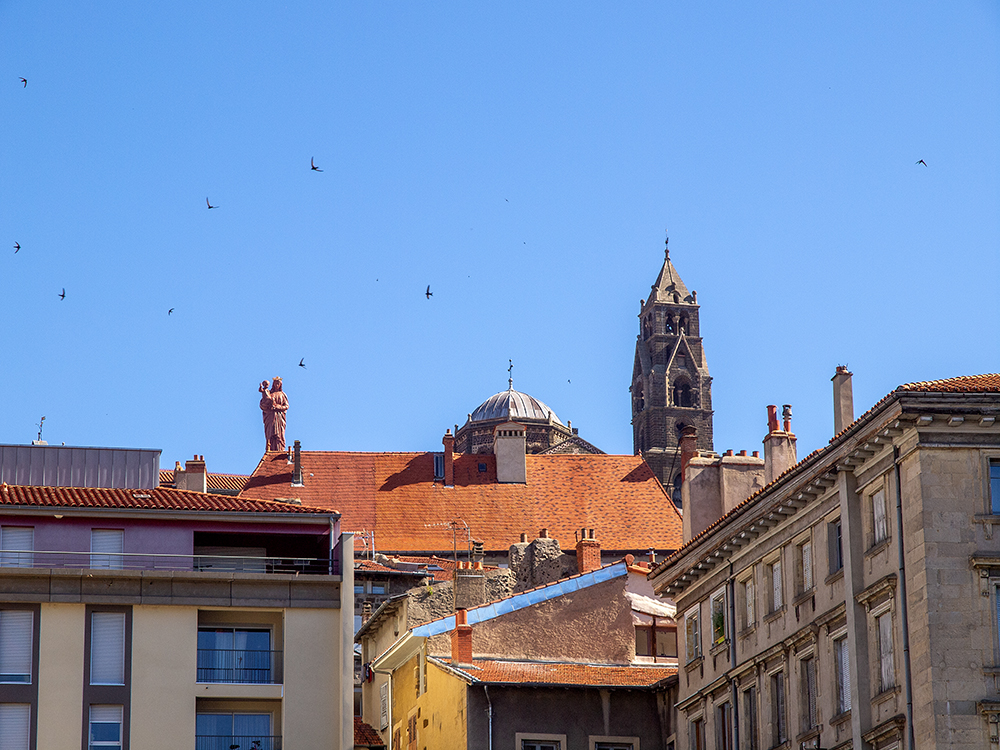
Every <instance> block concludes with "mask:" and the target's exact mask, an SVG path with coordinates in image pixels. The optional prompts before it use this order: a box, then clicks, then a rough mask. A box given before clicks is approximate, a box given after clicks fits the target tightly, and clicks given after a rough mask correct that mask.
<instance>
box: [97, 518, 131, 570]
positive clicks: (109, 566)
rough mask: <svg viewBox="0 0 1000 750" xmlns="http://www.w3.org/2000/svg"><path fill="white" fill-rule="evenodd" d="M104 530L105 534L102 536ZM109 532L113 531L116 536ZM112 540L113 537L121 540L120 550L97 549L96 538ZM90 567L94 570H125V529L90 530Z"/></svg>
mask: <svg viewBox="0 0 1000 750" xmlns="http://www.w3.org/2000/svg"><path fill="white" fill-rule="evenodd" d="M102 532H104V533H105V534H106V535H105V536H103V537H102V536H100V534H101V533H102ZM108 532H113V533H114V534H115V536H114V537H112V536H110V534H109V533H108ZM102 538H103V539H105V540H110V539H112V538H114V539H117V540H119V541H120V544H119V545H116V546H117V547H119V548H120V549H119V551H116V552H107V551H104V550H100V551H95V550H94V541H95V540H96V539H102ZM90 567H91V569H92V570H123V569H124V568H125V529H106V528H93V529H91V530H90Z"/></svg>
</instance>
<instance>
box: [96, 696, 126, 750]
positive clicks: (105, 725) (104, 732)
mask: <svg viewBox="0 0 1000 750" xmlns="http://www.w3.org/2000/svg"><path fill="white" fill-rule="evenodd" d="M122 714H123V710H122V706H99V705H92V706H91V707H90V727H89V737H88V747H89V749H90V750H111V749H112V748H120V747H121V746H122Z"/></svg>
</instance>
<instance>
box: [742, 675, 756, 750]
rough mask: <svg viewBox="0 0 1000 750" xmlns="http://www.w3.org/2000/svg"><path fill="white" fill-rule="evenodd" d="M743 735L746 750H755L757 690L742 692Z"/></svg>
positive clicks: (750, 689) (753, 688) (751, 689)
mask: <svg viewBox="0 0 1000 750" xmlns="http://www.w3.org/2000/svg"><path fill="white" fill-rule="evenodd" d="M743 735H744V738H745V740H746V748H747V750H757V688H755V687H749V688H747V689H746V690H744V691H743Z"/></svg>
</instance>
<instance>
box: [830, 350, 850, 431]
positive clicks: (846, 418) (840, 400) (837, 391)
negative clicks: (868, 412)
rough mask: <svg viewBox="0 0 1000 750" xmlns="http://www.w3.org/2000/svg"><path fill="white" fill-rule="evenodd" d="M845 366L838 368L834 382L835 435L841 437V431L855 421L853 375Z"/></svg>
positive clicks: (833, 378)
mask: <svg viewBox="0 0 1000 750" xmlns="http://www.w3.org/2000/svg"><path fill="white" fill-rule="evenodd" d="M852 374H853V373H851V372H850V370H848V369H847V368H846V367H845V366H844V365H838V366H837V373H836V374H835V375H834V376H833V377H832V378H831V380H833V434H834V435H839V434H840V432H841V430H843V429H844V428H845V427H847V426H848V425H849V424H851V422H853V421H854V388H853V387H852V386H851V375H852Z"/></svg>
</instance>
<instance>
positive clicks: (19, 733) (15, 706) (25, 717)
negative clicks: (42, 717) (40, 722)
mask: <svg viewBox="0 0 1000 750" xmlns="http://www.w3.org/2000/svg"><path fill="white" fill-rule="evenodd" d="M30 721H31V706H30V705H29V704H27V703H0V740H2V742H3V744H2V745H0V747H2V748H3V750H28V747H29V745H28V739H29V737H30V736H31V723H30Z"/></svg>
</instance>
